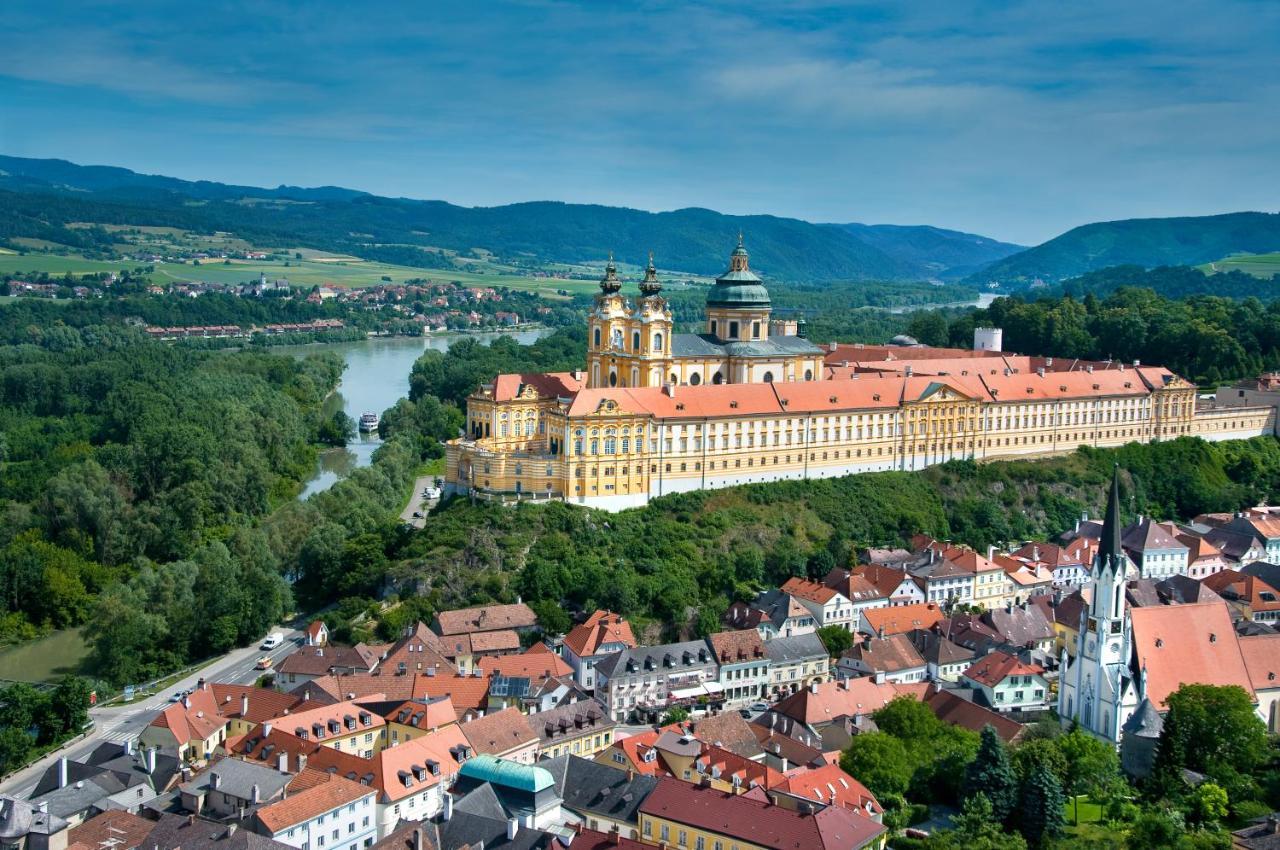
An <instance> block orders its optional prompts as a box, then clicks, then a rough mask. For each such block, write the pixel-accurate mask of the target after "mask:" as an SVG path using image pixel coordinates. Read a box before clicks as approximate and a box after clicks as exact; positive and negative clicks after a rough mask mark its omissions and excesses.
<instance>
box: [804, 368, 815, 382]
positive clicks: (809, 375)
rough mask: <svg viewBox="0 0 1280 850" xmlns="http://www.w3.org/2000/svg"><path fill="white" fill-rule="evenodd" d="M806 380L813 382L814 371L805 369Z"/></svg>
mask: <svg viewBox="0 0 1280 850" xmlns="http://www.w3.org/2000/svg"><path fill="white" fill-rule="evenodd" d="M804 379H805V380H806V381H812V380H813V370H812V369H805V370H804Z"/></svg>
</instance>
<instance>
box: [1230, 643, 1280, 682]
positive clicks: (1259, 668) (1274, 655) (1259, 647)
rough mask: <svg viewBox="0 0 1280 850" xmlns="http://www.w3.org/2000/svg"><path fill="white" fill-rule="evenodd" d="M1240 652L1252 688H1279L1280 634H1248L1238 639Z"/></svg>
mask: <svg viewBox="0 0 1280 850" xmlns="http://www.w3.org/2000/svg"><path fill="white" fill-rule="evenodd" d="M1239 640H1240V654H1241V655H1242V656H1243V657H1244V667H1245V670H1246V671H1247V672H1248V673H1249V682H1250V684H1252V685H1253V690H1254V691H1255V692H1257V691H1274V690H1276V689H1277V688H1280V634H1274V635H1249V636H1247V637H1241V638H1240V639H1239Z"/></svg>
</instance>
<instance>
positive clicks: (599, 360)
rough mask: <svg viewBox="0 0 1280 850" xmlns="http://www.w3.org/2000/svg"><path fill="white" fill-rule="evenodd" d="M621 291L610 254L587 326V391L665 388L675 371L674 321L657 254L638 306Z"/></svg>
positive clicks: (619, 279) (647, 269)
mask: <svg viewBox="0 0 1280 850" xmlns="http://www.w3.org/2000/svg"><path fill="white" fill-rule="evenodd" d="M621 290H622V279H621V278H619V277H618V269H617V266H615V265H614V262H613V254H612V253H610V254H609V263H608V265H606V266H605V271H604V277H603V278H601V279H600V294H599V295H597V296H596V298H595V304H594V306H593V308H592V310H591V315H590V317H589V318H588V322H587V375H588V378H587V386H589V387H658V386H661V385H662V383H663V380H664V378H665V376H666V375H667V373H668V372H670V369H671V324H672V317H671V308H670V306H669V305H668V304H667V299H665V298H663V297H662V295H661V293H662V283H661V282H660V281H659V280H658V271H657V269H656V268H655V267H654V265H653V254H652V253H650V254H649V265H648V267H647V268H646V269H645V273H644V280H642V281H641V282H640V297H639V298H638V299H636V301H635V303H634V304H631V303H628V301H627V299H626V298H624V297H623V296H622V294H621Z"/></svg>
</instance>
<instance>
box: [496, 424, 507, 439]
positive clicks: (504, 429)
mask: <svg viewBox="0 0 1280 850" xmlns="http://www.w3.org/2000/svg"><path fill="white" fill-rule="evenodd" d="M498 436H499V437H505V436H507V423H505V422H503V423H502V424H501V425H499V426H498Z"/></svg>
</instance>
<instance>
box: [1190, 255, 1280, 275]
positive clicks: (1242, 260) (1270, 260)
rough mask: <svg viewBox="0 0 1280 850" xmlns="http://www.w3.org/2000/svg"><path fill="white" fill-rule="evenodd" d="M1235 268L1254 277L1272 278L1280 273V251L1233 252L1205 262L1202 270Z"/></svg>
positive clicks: (1201, 267)
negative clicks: (1269, 252) (1228, 255)
mask: <svg viewBox="0 0 1280 850" xmlns="http://www.w3.org/2000/svg"><path fill="white" fill-rule="evenodd" d="M1233 269H1235V270H1239V271H1242V272H1245V273H1246V274H1251V275H1253V276H1254V277H1263V278H1270V277H1271V276H1272V275H1276V274H1280V252H1275V253H1271V254H1233V255H1232V256H1230V257H1224V258H1223V259H1221V260H1218V261H1217V262H1213V263H1205V264H1204V265H1203V266H1200V270H1201V271H1203V272H1205V273H1207V274H1213V273H1215V272H1229V271H1232V270H1233Z"/></svg>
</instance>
